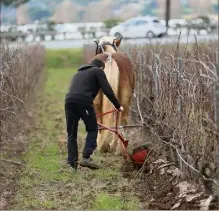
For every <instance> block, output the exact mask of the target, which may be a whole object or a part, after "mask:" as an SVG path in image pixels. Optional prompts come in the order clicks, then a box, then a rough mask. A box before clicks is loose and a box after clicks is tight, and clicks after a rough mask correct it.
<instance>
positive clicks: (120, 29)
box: [109, 16, 167, 38]
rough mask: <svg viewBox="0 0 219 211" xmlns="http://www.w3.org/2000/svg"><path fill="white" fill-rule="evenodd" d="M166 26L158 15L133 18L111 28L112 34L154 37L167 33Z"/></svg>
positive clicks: (117, 35) (128, 36)
mask: <svg viewBox="0 0 219 211" xmlns="http://www.w3.org/2000/svg"><path fill="white" fill-rule="evenodd" d="M166 32H167V30H166V26H165V25H163V24H162V23H160V21H159V19H158V18H156V17H150V16H144V17H137V18H131V19H129V20H127V21H125V22H123V23H121V24H119V25H117V26H114V27H113V28H111V29H110V32H109V34H110V36H115V37H120V36H123V37H124V38H145V37H146V38H153V37H162V36H164V35H166Z"/></svg>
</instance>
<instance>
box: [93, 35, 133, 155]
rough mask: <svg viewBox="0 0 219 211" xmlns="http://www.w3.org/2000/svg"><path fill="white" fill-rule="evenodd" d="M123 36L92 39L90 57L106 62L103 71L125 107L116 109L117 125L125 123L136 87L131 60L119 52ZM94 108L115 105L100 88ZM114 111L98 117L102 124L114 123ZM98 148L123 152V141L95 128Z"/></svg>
mask: <svg viewBox="0 0 219 211" xmlns="http://www.w3.org/2000/svg"><path fill="white" fill-rule="evenodd" d="M121 41H122V37H120V38H115V37H110V36H104V37H103V38H101V39H100V40H94V42H95V43H96V55H95V56H94V57H93V58H92V59H95V58H98V59H101V60H102V61H103V62H104V63H105V68H104V72H105V74H106V77H107V80H108V81H109V83H110V85H111V87H112V89H113V91H114V93H115V95H116V97H117V99H118V101H119V102H120V104H121V105H122V106H123V108H124V110H123V111H122V112H120V113H119V116H118V125H127V123H128V115H129V107H130V104H131V100H132V94H133V90H134V88H135V74H134V72H133V70H132V63H131V60H130V59H129V57H128V56H127V55H126V54H123V53H121V52H118V47H119V46H120V44H121ZM93 105H94V109H95V112H96V113H97V114H101V113H105V112H107V111H109V110H112V109H114V107H113V105H112V103H111V102H110V101H109V99H108V98H107V97H106V96H105V95H104V93H103V92H102V90H100V91H99V93H98V95H97V96H96V98H95V99H94V104H93ZM114 117H115V115H113V114H110V115H105V116H103V117H101V118H100V119H98V120H99V121H100V122H101V123H102V124H103V125H106V126H113V125H114V123H115V118H114ZM97 150H98V151H100V152H113V153H115V155H122V143H121V141H120V140H119V139H118V138H117V136H116V135H115V134H114V133H112V132H110V131H108V130H103V131H99V132H98V138H97Z"/></svg>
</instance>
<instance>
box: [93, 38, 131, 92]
mask: <svg viewBox="0 0 219 211" xmlns="http://www.w3.org/2000/svg"><path fill="white" fill-rule="evenodd" d="M107 45H109V46H111V47H113V49H114V50H115V51H116V52H117V48H116V46H115V43H114V41H113V44H111V43H110V42H104V43H103V44H100V45H97V48H96V55H97V54H100V53H103V54H106V55H108V57H107V60H110V61H111V60H112V53H107V52H105V51H104V48H103V47H104V46H107ZM125 69H126V68H125ZM126 72H127V75H128V78H129V82H130V85H131V84H132V80H131V76H130V75H129V74H128V71H126ZM132 93H134V88H132ZM134 95H135V93H134Z"/></svg>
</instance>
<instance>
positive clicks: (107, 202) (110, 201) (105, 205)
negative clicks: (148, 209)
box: [92, 193, 138, 210]
mask: <svg viewBox="0 0 219 211" xmlns="http://www.w3.org/2000/svg"><path fill="white" fill-rule="evenodd" d="M92 209H94V210H127V209H128V210H137V209H138V206H136V201H135V200H133V201H128V202H126V201H125V200H123V199H122V198H120V197H118V196H117V197H115V196H110V195H108V194H106V193H100V194H98V195H97V197H96V199H95V201H94V204H93V207H92Z"/></svg>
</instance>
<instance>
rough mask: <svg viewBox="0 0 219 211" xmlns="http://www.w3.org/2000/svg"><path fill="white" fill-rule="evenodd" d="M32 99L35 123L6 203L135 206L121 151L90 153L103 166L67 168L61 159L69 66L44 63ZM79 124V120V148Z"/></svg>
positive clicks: (63, 206) (45, 206)
mask: <svg viewBox="0 0 219 211" xmlns="http://www.w3.org/2000/svg"><path fill="white" fill-rule="evenodd" d="M46 71H47V81H46V85H45V89H44V91H43V92H42V93H41V95H40V97H39V99H38V103H37V107H38V109H37V127H36V129H35V131H33V133H32V137H30V143H29V148H28V150H27V153H26V154H25V155H24V157H23V159H24V160H25V163H26V167H25V171H24V172H23V174H22V175H21V177H20V179H19V187H18V191H17V193H16V197H15V200H14V203H13V204H12V205H11V207H10V208H11V209H19V210H23V209H102V210H103V209H105V210H106V209H114V210H115V209H129V210H130V209H132V210H133V209H140V208H139V201H138V200H137V199H136V197H135V194H134V192H133V188H132V184H131V182H130V181H129V180H128V179H126V178H123V177H122V176H121V174H120V165H121V163H122V158H121V157H114V156H112V155H108V154H104V155H101V154H98V153H96V154H95V155H94V157H95V159H97V160H98V161H99V162H103V163H104V164H105V166H106V168H105V169H101V170H97V171H92V170H80V171H78V172H76V173H75V172H73V171H72V170H71V169H69V168H68V167H67V166H66V164H65V160H66V156H67V154H66V132H65V117H64V105H63V102H64V95H65V93H66V90H67V88H68V86H69V80H70V79H71V77H72V74H73V73H74V70H72V69H47V70H46ZM84 136H85V130H84V127H83V125H81V124H80V135H79V142H81V143H79V149H80V150H81V147H80V146H83V145H82V144H84Z"/></svg>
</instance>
